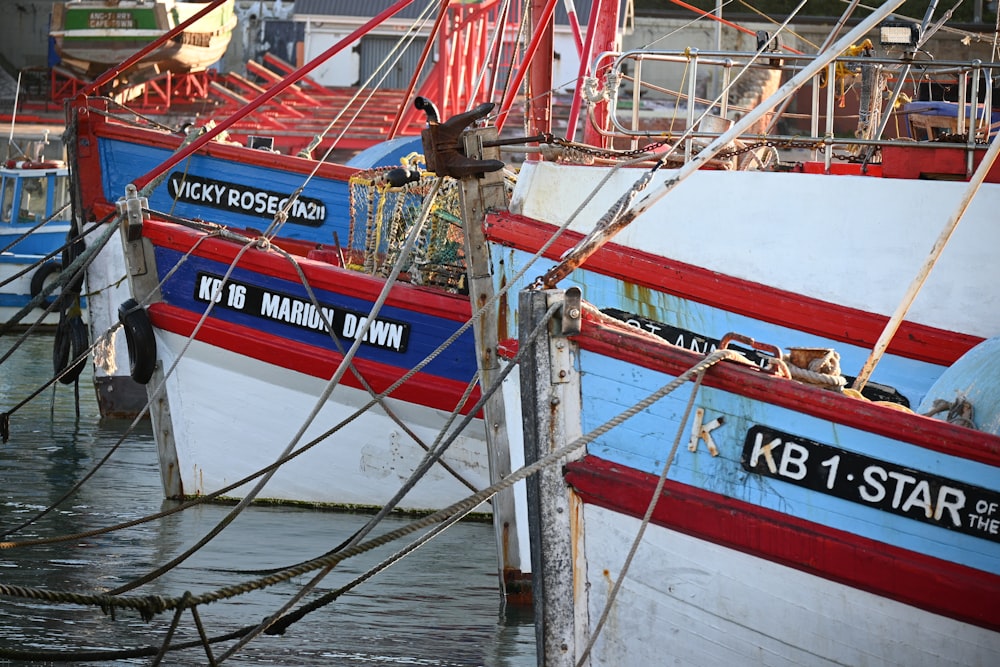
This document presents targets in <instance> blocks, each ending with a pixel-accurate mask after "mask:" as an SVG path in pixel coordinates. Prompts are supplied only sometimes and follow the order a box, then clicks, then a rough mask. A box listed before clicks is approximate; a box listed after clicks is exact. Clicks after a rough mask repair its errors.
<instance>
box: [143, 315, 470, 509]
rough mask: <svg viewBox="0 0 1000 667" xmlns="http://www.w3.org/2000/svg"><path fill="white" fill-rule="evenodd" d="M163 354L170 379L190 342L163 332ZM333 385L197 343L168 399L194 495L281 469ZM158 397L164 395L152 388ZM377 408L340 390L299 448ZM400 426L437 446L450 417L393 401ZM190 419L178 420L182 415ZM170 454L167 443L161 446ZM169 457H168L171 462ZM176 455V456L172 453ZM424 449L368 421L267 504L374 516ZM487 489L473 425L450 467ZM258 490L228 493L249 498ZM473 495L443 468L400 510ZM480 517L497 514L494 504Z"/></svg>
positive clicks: (311, 457) (170, 382)
mask: <svg viewBox="0 0 1000 667" xmlns="http://www.w3.org/2000/svg"><path fill="white" fill-rule="evenodd" d="M156 336H157V355H158V358H159V360H160V363H161V364H162V367H163V369H164V372H168V371H170V369H171V367H172V366H173V365H174V362H175V361H176V360H177V358H178V356H179V355H180V353H181V351H182V349H183V348H184V345H185V344H186V342H187V339H186V338H185V337H183V336H179V335H176V334H172V333H167V332H164V331H162V330H157V331H156ZM325 386H326V382H325V381H323V380H320V379H318V378H315V377H312V376H308V375H305V374H302V373H298V372H295V371H290V370H287V369H284V368H280V367H277V366H275V365H272V364H267V363H264V362H261V361H257V360H255V359H251V358H249V357H245V356H242V355H239V354H236V353H233V352H229V351H226V350H222V349H220V348H217V347H214V346H211V345H207V344H205V343H202V342H199V341H193V342H192V343H191V345H190V347H189V348H188V349H187V351H186V352H185V353H184V355H183V357H182V358H181V360H180V362H179V363H177V366H176V368H175V369H174V370H173V371H172V372H169V374H168V376H167V380H166V392H167V395H168V396H169V401H170V409H171V413H172V414H173V415H174V417H175V418H174V419H173V423H171V424H163V423H158V422H160V421H161V420H159V419H157V418H156V416H155V413H154V419H153V426H154V428H155V429H157V430H158V431H163V430H164V429H170V430H171V431H172V433H173V437H174V441H175V442H176V458H177V466H178V470H179V474H180V476H181V481H182V484H183V491H184V493H185V495H194V494H205V493H209V492H212V491H215V490H217V489H219V488H222V487H223V486H226V485H228V484H230V483H232V482H234V481H237V480H239V479H241V478H243V477H244V476H246V475H248V474H251V473H253V472H255V471H257V470H259V469H261V468H263V467H265V466H267V465H269V464H271V463H273V462H274V461H275V460H276V459H277V458H278V456H279V455H280V454H281V452H282V451H284V449H285V447H286V446H287V445H288V443H289V442H291V440H292V438H293V437H294V436H295V434H296V432H297V431H298V428H299V426H300V425H301V424H302V423H304V421H305V419H306V417H307V416H308V415H309V413H310V412H311V411H312V409H313V406H314V405H315V404H316V400H317V396H319V395H320V393H321V392H322V391H323V388H324V387H325ZM149 389H150V391H153V390H154V386H153V384H152V383H151V384H150V385H149ZM368 401H369V396H368V394H367V393H365V392H363V391H361V390H357V389H353V388H350V387H346V386H339V387H337V388H336V389H335V390H334V391H333V394H332V396H331V397H330V399H329V400H328V401H327V402H326V404H325V405H324V406H323V408H322V410H321V411H320V413H319V416H318V418H317V419H315V420H314V422H313V425H312V426H310V427H309V429H308V430H307V431H306V434H305V436H304V437H303V438H302V439H301V440H300V442H299V446H301V445H304V444H306V443H308V442H310V441H311V440H312V439H314V438H315V437H317V436H319V435H320V434H321V433H323V432H325V431H327V430H328V429H330V428H332V427H334V426H335V425H337V424H338V423H340V422H341V421H343V420H345V419H347V418H348V417H350V416H352V415H354V413H355V412H356V411H357V410H358V409H360V408H361V407H363V406H364V405H365V404H366V403H367V402H368ZM387 403H388V405H390V406H391V409H392V411H393V412H394V413H395V414H396V415H397V416H398V417H399V418H400V420H401V421H402V422H403V423H404V424H406V425H407V426H408V427H409V428H410V429H412V430H413V431H414V432H415V433H416V434H417V435H418V436H419V437H420V438H421V439H422V440H423V442H424V443H426V444H427V445H428V446H431V445H433V443H434V441H435V439H436V437H437V435H438V429H439V428H440V427H441V425H443V424H444V423H445V421H446V420H447V417H448V415H447V414H445V413H444V412H441V411H438V410H433V409H428V408H425V407H421V406H417V405H414V404H412V403H405V402H401V401H396V400H393V399H388V401H387ZM181 415H182V416H183V418H178V417H177V416H181ZM157 442H158V443H159V446H160V447H163V446H164V444H163V443H164V439H162V438H158V440H157ZM162 454H163V453H162V452H161V457H162ZM168 454H169V453H168ZM423 454H424V450H423V449H422V448H421V447H420V446H419V445H417V444H415V443H414V442H413V440H412V439H411V438H410V437H409V436H408V435H407V434H406V433H405V432H403V430H402V429H401V428H400V427H399V426H398V425H397V424H396V423H395V422H393V421H391V420H390V419H389V418H388V417H387V416H386V414H385V413H384V412H383V411H382V410H381V409H380V408H377V407H376V408H372V409H370V410H368V411H367V412H365V413H364V414H363V415H362V416H360V417H359V418H358V419H356V420H355V421H353V422H351V424H350V425H348V426H347V427H346V428H345V429H343V430H341V431H339V432H338V433H336V434H335V435H333V436H331V437H329V438H328V439H326V440H325V441H324V442H323V443H321V444H319V445H317V446H316V447H314V448H313V449H312V450H311V451H309V452H308V453H306V454H304V455H302V456H301V457H299V458H296V459H294V460H293V461H291V462H289V463H286V464H285V465H283V466H282V467H281V469H280V471H279V472H278V473H277V474H275V475H274V477H273V478H272V479H271V481H270V482H269V483H268V485H267V486H266V487H265V489H264V490H263V492H262V493H260V494H259V495H258V498H259V499H282V500H292V501H301V502H308V503H329V504H335V505H363V506H367V507H371V506H373V505H381V504H384V503H385V502H386V501H388V500H389V499H390V498H391V497H392V496H393V495H394V494H395V492H396V491H397V490H398V489H399V488H400V486H402V484H403V482H404V481H405V480H406V479H407V478H408V477H409V476H410V473H411V472H412V471H413V469H414V468H415V467H416V466H417V464H418V463H419V461H420V460H421V458H422V457H423ZM443 460H444V461H445V462H447V463H448V464H449V466H451V468H452V469H453V470H455V471H456V472H457V473H458V474H460V475H462V476H463V477H464V478H465V479H466V480H468V481H469V482H470V483H471V484H473V485H474V486H475V488H476V489H477V490H478V489H482V488H485V487H487V486H489V469H488V465H487V456H486V444H485V432H484V428H483V423H482V421H481V420H478V419H477V420H475V421H474V422H472V424H470V426H469V429H467V431H466V433H465V434H463V435H462V436H460V437H459V438H457V439H456V440H455V442H454V443H453V444H452V446H451V447H450V448H449V450H448V452H447V453H446V455H445V456H444V459H443ZM250 488H251V486H249V485H245V486H242V487H240V488H238V489H236V490H234V491H232V492H229V493H227V494H226V495H227V496H230V497H241V496H242V495H244V494H245V493H246V492H247V491H248V490H249V489H250ZM471 493H472V491H471V490H470V489H469V488H468V487H467V486H465V485H463V484H462V483H460V482H459V481H457V480H456V479H455V478H454V477H453V476H452V475H451V474H450V473H449V472H448V471H446V470H445V469H443V468H442V467H441V466H440V465H436V466H435V467H433V468H431V470H430V471H429V472H428V473H427V474H426V475H425V476H424V477H423V478H422V479H421V480H420V481H419V482H418V483H417V484H416V486H415V487H414V488H413V489H412V491H411V492H410V493H409V495H407V496H406V498H404V500H403V501H402V502H401V503H400V504H399V505H398V507H399V508H400V509H408V510H421V511H422V510H437V509H441V508H444V507H447V506H448V505H450V504H452V503H455V502H457V501H459V500H461V499H463V498H465V497H467V496H468V495H470V494H471ZM476 511H477V512H489V506H488V505H487V504H484V505H482V506H480V507H479V508H477V509H476Z"/></svg>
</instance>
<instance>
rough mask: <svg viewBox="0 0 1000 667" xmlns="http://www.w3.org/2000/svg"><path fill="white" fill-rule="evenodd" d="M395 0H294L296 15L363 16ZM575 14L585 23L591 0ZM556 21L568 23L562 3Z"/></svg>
mask: <svg viewBox="0 0 1000 667" xmlns="http://www.w3.org/2000/svg"><path fill="white" fill-rule="evenodd" d="M395 2H396V0H295V15H296V16H364V17H371V16H375V15H377V14H378V13H380V12H382V11H384V10H386V9H388V8H389V7H391V6H392V5H393V4H395ZM574 4H575V5H576V15H577V17H579V21H580V24H581V25H583V24H586V22H587V17H588V16H590V5H591V0H576V2H575V3H574ZM426 6H427V3H426V0H414V2H411V3H410V4H409V5H408V6H406V7H405V8H404V9H403V10H402V11H400V12H399V13H398V14H396V17H397V18H410V19H413V18H417V17H418V16H419V15H420V13H421V12H422V11H423V10H424V8H425V7H426ZM555 13H556V23H558V24H560V25H567V24H569V20H568V19H567V17H566V10H565V9H564V8H563V3H562V2H559V3H557V4H556V10H555Z"/></svg>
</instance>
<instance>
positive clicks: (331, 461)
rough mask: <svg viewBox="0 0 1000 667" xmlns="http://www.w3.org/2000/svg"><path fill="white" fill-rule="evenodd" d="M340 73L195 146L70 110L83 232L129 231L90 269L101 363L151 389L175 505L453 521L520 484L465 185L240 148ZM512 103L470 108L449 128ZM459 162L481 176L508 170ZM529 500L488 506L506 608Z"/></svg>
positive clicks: (106, 111) (493, 6) (430, 119)
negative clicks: (286, 105)
mask: <svg viewBox="0 0 1000 667" xmlns="http://www.w3.org/2000/svg"><path fill="white" fill-rule="evenodd" d="M406 4H407V2H406V1H404V2H399V3H395V4H394V5H393V6H391V7H389V8H388V9H386V11H385V12H383V13H382V14H381V15H379V16H376V17H373V19H372V20H371V21H370V24H371V25H376V24H377V23H378V22H379V21H382V20H384V19H385V18H386V17H388V16H391V15H392V14H393V13H395V12H397V11H398V10H399V9H400V8H402V7H403V6H405V5H406ZM487 5H488V6H486V7H485V8H481V9H484V11H477V12H474V13H471V14H470V13H468V12H466V8H464V7H460V6H455V7H452V6H442V7H441V13H440V16H439V23H440V24H447V25H453V23H449V21H448V19H449V17H450V16H452V13H456V14H457V15H458V16H459V18H462V17H464V18H465V19H466V20H468V21H470V22H472V23H470V25H472V24H475V23H476V22H489V24H490V25H495V24H496V21H498V20H499V21H505V20H507V17H506V16H503V17H501V18H498V17H497V11H498V10H499V9H500V7H499V5H498V4H497V3H487ZM435 7H436V5H435ZM467 14H468V15H467ZM369 27H370V26H369ZM501 32H504V33H506V32H507V31H501ZM359 34H360V33H359ZM462 34H479V35H483V36H486V35H490V34H493V31H492V30H477V31H472V30H469V31H463V33H462ZM354 39H356V36H354V35H352V36H348V37H346V38H345V39H343V40H342V41H341V42H339V43H338V44H336V45H334V46H333V47H331V48H330V49H329V50H328V51H327V52H326V55H327V56H329V55H333V54H334V53H336V52H338V51H340V50H343V49H344V48H346V47H347V46H349V45H350V44H351V43H352V41H353V40H354ZM449 45H450V47H454V43H453V42H449ZM442 60H443V61H445V62H453V59H442ZM321 62H322V58H318V59H316V60H314V61H311V62H310V63H308V64H306V65H304V66H303V67H301V68H299V69H298V70H296V72H294V73H293V74H292V75H291V76H289V77H288V78H287V79H286V81H285V82H284V84H283V85H282V86H280V87H279V86H275V87H273V88H270V89H268V91H267V92H266V93H264V94H262V95H261V96H260V97H258V98H256V99H255V100H254V102H252V103H251V104H249V105H247V106H246V107H245V108H243V109H241V111H240V112H238V113H237V114H234V115H233V116H230V117H228V118H226V119H220V120H219V122H217V123H215V124H212V125H209V126H208V127H204V128H192V129H191V131H189V132H184V133H174V132H171V131H169V130H164V129H162V128H151V127H149V126H148V124H143V123H129V122H127V120H125V121H123V120H122V117H123V116H127V115H128V112H127V110H120V108H119V107H114V108H112V107H105V108H99V107H98V106H94V105H100V104H101V101H100V100H92V101H87V102H83V101H78V102H77V104H76V105H74V106H73V107H72V115H71V118H70V123H69V126H70V128H71V135H72V136H73V141H72V142H71V145H70V150H71V154H72V155H73V161H74V164H76V165H77V169H76V172H77V173H76V175H75V178H76V183H77V186H78V188H79V191H80V192H81V193H82V194H81V202H82V203H83V209H82V213H81V215H80V219H81V220H83V221H87V222H88V223H89V222H106V223H108V224H109V225H112V226H117V225H120V226H121V234H120V235H121V249H120V250H118V249H116V248H115V247H114V246H113V245H112V244H110V243H109V244H108V245H107V246H105V247H104V248H103V249H102V250H101V254H102V255H104V254H105V253H107V256H106V258H105V259H104V260H102V259H101V255H98V258H97V260H95V264H100V265H101V267H102V268H101V269H100V270H103V271H105V273H104V274H99V273H98V270H97V269H93V270H91V271H89V272H88V288H89V290H90V294H91V298H92V300H93V301H94V302H97V301H98V299H100V300H101V302H102V303H104V304H106V303H107V302H108V300H109V297H113V296H114V295H115V294H119V295H120V300H118V301H117V303H115V304H114V311H113V312H114V326H111V325H109V326H108V328H107V329H106V330H105V331H107V332H113V331H115V330H117V331H119V335H118V336H117V338H118V340H123V341H124V342H125V347H126V348H127V354H126V355H125V357H124V361H123V360H122V358H121V357H119V356H116V355H113V354H108V355H106V354H105V353H102V352H100V351H99V352H98V353H97V354H96V355H95V358H98V359H105V358H108V357H112V358H114V359H115V360H116V362H115V364H114V366H116V367H117V369H118V370H117V371H115V372H117V373H121V372H122V370H124V372H125V373H126V374H127V377H128V378H129V379H130V380H131V381H132V382H135V383H138V384H139V385H140V386H143V387H144V390H145V396H146V397H148V410H149V413H150V416H151V418H152V423H153V430H154V433H155V434H156V438H157V448H158V453H159V456H160V464H161V465H160V467H161V474H162V477H163V484H164V492H165V495H166V497H168V498H180V497H191V496H208V495H211V496H213V497H218V496H220V495H221V496H224V497H227V498H241V499H250V498H253V499H258V500H269V501H279V502H295V503H305V504H310V505H322V506H326V507H335V508H348V509H366V510H374V509H378V508H381V509H382V510H383V511H384V510H387V509H389V508H395V509H398V510H402V511H409V512H430V511H434V510H438V509H441V508H444V507H447V506H449V505H450V504H452V503H454V502H456V501H458V500H461V499H463V498H464V497H465V496H467V495H468V494H469V493H471V492H472V491H473V490H481V489H483V488H486V487H488V486H489V485H490V484H491V483H492V482H494V481H495V480H497V479H500V478H502V477H503V475H504V474H505V471H506V470H509V469H510V467H511V463H510V461H509V456H510V455H509V453H508V452H505V451H498V450H497V449H496V447H495V446H494V447H493V449H492V452H495V453H491V452H490V451H488V450H487V443H486V427H485V424H484V420H483V415H484V414H487V413H489V412H490V410H492V409H493V408H491V407H489V406H491V405H495V404H496V403H497V401H498V399H497V398H494V397H488V396H484V395H483V394H482V393H481V392H480V390H479V388H478V385H477V380H478V378H479V377H481V376H483V377H486V376H488V374H489V372H490V367H489V366H488V365H484V366H483V367H482V368H480V364H479V363H478V361H479V360H480V358H481V357H482V356H483V355H480V354H479V353H478V352H477V350H479V349H481V345H480V344H478V343H477V341H476V334H475V333H474V331H473V326H472V322H471V317H472V308H471V305H470V299H469V295H468V287H467V286H466V284H465V282H466V281H465V273H466V269H465V266H464V260H463V257H464V254H465V251H466V240H465V239H464V238H463V234H462V233H461V228H460V225H458V224H457V223H458V217H457V214H458V209H457V201H458V198H459V194H458V185H457V183H456V182H454V181H451V182H450V184H448V185H447V186H441V185H440V180H441V179H440V178H438V177H436V176H433V175H426V174H423V173H422V172H423V165H422V158H420V157H419V156H414V157H413V158H408V159H412V160H413V161H412V162H411V163H409V164H407V163H406V162H405V161H404V162H400V161H399V160H397V161H396V166H395V167H394V168H391V167H379V166H373V167H365V168H362V167H361V166H360V165H361V159H365V160H371V161H372V162H370V163H369V164H373V163H374V164H380V163H382V161H383V160H384V159H385V156H386V155H390V154H393V152H395V153H396V154H404V155H405V153H406V151H407V150H412V144H413V140H412V138H411V139H406V138H401V139H400V141H397V142H387V144H386V145H385V146H383V147H380V149H379V150H378V151H375V153H372V152H366V153H365V154H363V155H362V156H359V158H358V159H356V160H354V161H353V164H352V165H351V166H339V165H334V164H330V163H326V162H325V161H322V160H317V159H314V158H312V157H306V156H289V155H284V154H281V153H277V152H274V151H272V150H267V149H265V150H262V149H260V148H257V147H254V146H247V145H240V144H235V143H232V142H229V141H226V140H225V137H224V135H223V133H224V132H225V131H226V128H227V127H228V126H230V125H231V124H232V123H234V122H237V121H238V120H239V119H240V118H242V117H245V116H246V115H247V114H250V113H252V112H253V110H254V109H256V108H259V107H260V106H261V105H263V104H266V103H267V102H268V101H269V100H270V99H272V98H273V97H274V96H276V95H277V94H279V93H280V92H281V90H282V89H284V88H287V87H288V86H289V85H291V84H293V83H294V82H295V81H296V80H297V78H298V77H301V76H304V75H305V74H307V73H308V72H309V71H310V69H311V68H313V67H315V66H317V65H319V64H320V63H321ZM433 79H434V80H435V81H438V82H440V77H433ZM493 94H494V92H493V90H492V89H490V90H489V91H488V92H478V93H474V92H473V91H471V90H470V89H466V90H465V91H464V93H463V95H464V97H456V98H455V99H454V100H450V101H448V102H447V104H442V109H443V110H444V112H447V111H448V109H450V108H453V106H454V105H465V104H469V103H472V102H474V101H475V99H476V96H477V95H479V96H485V97H490V96H492V95H493ZM512 99H513V94H511V100H512ZM509 103H511V102H510V101H509V102H508V104H509ZM460 108H461V107H460ZM411 109H412V108H411V107H409V106H408V108H407V109H401V110H400V112H401V114H402V113H403V112H410V111H411ZM492 109H493V104H491V103H482V104H479V105H477V106H474V108H473V110H472V111H470V112H467V113H466V115H464V116H463V115H462V114H459V116H460V119H461V118H464V120H465V122H462V123H459V124H457V125H456V124H449V123H446V122H442V121H441V118H442V112H441V111H439V110H438V108H437V106H436V105H432V104H430V103H428V104H427V105H426V107H424V108H423V109H421V110H418V111H417V112H416V113H418V114H419V115H420V117H422V118H426V119H427V123H428V124H433V125H435V126H439V125H440V126H442V127H447V128H452V130H453V131H454V133H455V134H454V136H457V132H458V131H461V129H462V128H463V127H464V125H465V124H466V123H471V122H473V121H475V120H478V119H481V118H483V117H484V116H486V115H487V114H489V113H490V112H491V110H492ZM470 114H471V115H470ZM400 125H401V126H405V123H400ZM408 144H409V145H410V146H411V147H410V148H407V145H408ZM373 155H375V157H373ZM451 157H452V160H451V162H450V163H449V164H452V165H453V166H457V167H459V168H461V167H464V168H471V169H472V170H473V171H476V170H478V169H481V168H484V167H485V166H488V167H490V168H492V169H498V168H499V167H501V166H502V164H501V163H499V162H489V163H485V162H484V163H480V162H479V161H467V160H465V159H464V158H462V157H461V156H458V155H453V156H451ZM376 160H378V162H375V161H376ZM432 192H437V193H438V194H437V196H436V197H435V196H430V194H431V193H432ZM122 195H125V197H124V198H122ZM404 250H405V252H404ZM411 251H412V253H411ZM116 252H121V253H122V255H120V256H121V257H122V259H121V261H120V262H119V260H117V259H115V258H114V257H113V256H112V255H113V254H114V253H116ZM116 267H118V268H116ZM126 276H127V282H126V281H124V280H122V278H125V277H126ZM118 285H123V286H124V290H125V291H123V292H116V291H115V290H116V289H117V286H118ZM92 310H95V311H96V310H97V307H96V305H95V307H94V308H93V309H92ZM105 310H108V309H106V308H104V307H103V306H102V310H101V312H102V313H104V311H105ZM106 314H107V313H105V315H106ZM92 321H97V316H94V317H93V318H92ZM95 331H97V330H95ZM95 338H101V340H102V343H101V344H103V345H106V344H107V342H108V341H109V339H110V338H109V336H108V335H106V334H105V332H104V331H98V332H97V333H95ZM98 363H99V364H100V363H103V362H101V361H98ZM112 370H114V369H112ZM109 375H110V371H109ZM109 393H112V392H109ZM143 407H144V408H146V401H143ZM500 430H502V429H501V428H500V427H495V428H494V429H493V431H494V432H496V431H500ZM495 439H496V436H495V435H494V441H495ZM511 493H512V492H510V491H505V492H503V493H501V494H499V495H498V496H497V497H496V498H493V499H492V501H491V502H490V503H486V504H482V505H480V506H479V507H478V508H477V509H476V512H478V513H479V514H481V515H483V516H488V515H492V516H493V517H494V523H495V525H496V526H497V533H498V535H497V542H498V555H499V562H500V563H501V569H502V571H503V581H504V590H505V591H506V592H507V593H508V595H510V594H515V593H518V592H519V591H523V588H524V585H523V581H524V577H525V574H526V571H523V570H522V565H521V563H522V562H524V563H526V562H527V556H526V553H525V554H522V553H521V549H519V547H518V537H517V534H518V523H517V518H516V517H515V516H514V513H513V509H512V508H513V499H512V496H511ZM521 544H522V545H525V544H526V541H522V542H521Z"/></svg>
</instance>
